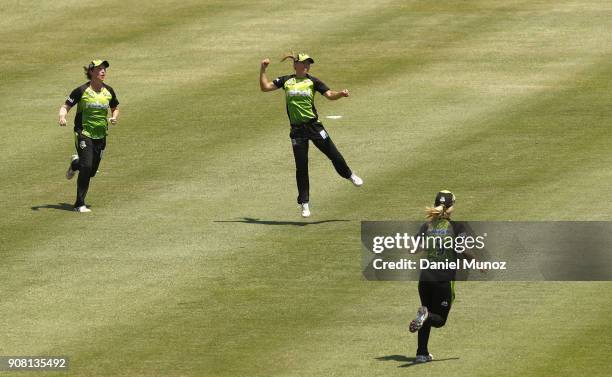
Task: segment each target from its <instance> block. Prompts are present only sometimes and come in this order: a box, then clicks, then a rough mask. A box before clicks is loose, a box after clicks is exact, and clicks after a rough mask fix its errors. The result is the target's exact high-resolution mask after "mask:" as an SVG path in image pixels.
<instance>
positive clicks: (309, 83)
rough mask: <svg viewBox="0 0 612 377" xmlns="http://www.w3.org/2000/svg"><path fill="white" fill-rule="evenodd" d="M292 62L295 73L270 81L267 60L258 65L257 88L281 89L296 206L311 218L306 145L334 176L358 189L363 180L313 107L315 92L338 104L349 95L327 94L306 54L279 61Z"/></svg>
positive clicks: (345, 91) (346, 92) (268, 61)
mask: <svg viewBox="0 0 612 377" xmlns="http://www.w3.org/2000/svg"><path fill="white" fill-rule="evenodd" d="M286 59H291V60H292V61H293V69H294V70H295V73H294V74H292V75H287V76H281V77H278V78H276V79H275V80H273V81H269V80H268V77H267V76H266V68H267V67H268V65H269V64H270V59H267V58H266V59H264V60H262V61H261V70H260V73H259V86H260V88H261V91H263V92H270V91H273V90H276V89H280V88H283V90H284V91H285V99H286V103H287V115H288V116H289V124H290V125H291V131H290V133H289V137H290V138H291V144H292V145H293V156H294V158H295V168H296V171H295V177H296V181H297V187H298V197H297V202H298V204H299V205H300V207H301V211H302V216H303V217H308V216H310V208H309V205H308V202H309V200H310V195H309V180H308V144H309V141H312V143H313V144H314V145H315V146H316V147H317V148H318V149H319V150H320V151H321V152H323V153H324V154H325V155H326V156H327V157H328V158H329V159H330V160H331V162H332V164H333V165H334V168H335V169H336V172H338V174H339V175H340V176H341V177H343V178H346V179H349V180H350V181H351V182H353V184H354V185H355V186H361V185H362V184H363V180H362V179H361V178H359V177H358V176H357V175H355V174H354V173H353V172H352V171H351V169H350V168H349V167H348V165H347V164H346V161H344V158H343V157H342V155H341V154H340V152H339V151H338V149H337V148H336V146H335V145H334V143H333V142H332V140H331V138H330V137H329V134H328V133H327V130H326V129H325V127H323V124H322V123H321V122H320V121H319V119H318V115H317V109H316V108H315V106H314V95H315V92H319V93H320V94H322V95H323V96H324V97H325V98H327V99H329V100H337V99H340V98H342V97H348V96H349V92H348V90H347V89H344V90H342V91H340V92H336V91H333V90H330V89H329V88H328V87H327V85H325V84H324V83H323V82H322V81H321V80H319V79H317V78H316V77H314V76H311V75H310V74H309V71H310V65H311V64H314V60H313V59H312V58H311V57H310V56H308V55H306V54H298V55H297V56H294V55H293V54H290V55H287V56H285V57H284V58H283V59H282V60H281V62H282V61H285V60H286Z"/></svg>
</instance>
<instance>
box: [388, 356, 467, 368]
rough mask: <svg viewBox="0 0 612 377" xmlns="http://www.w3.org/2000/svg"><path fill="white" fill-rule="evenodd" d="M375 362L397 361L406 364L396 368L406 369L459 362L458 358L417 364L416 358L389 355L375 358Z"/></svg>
mask: <svg viewBox="0 0 612 377" xmlns="http://www.w3.org/2000/svg"><path fill="white" fill-rule="evenodd" d="M376 360H378V361H399V362H400V363H406V364H402V365H398V368H408V367H411V366H414V365H420V364H428V363H434V362H438V361H447V360H459V358H458V357H449V358H447V359H433V360H432V361H429V362H427V363H417V362H416V357H407V356H404V355H389V356H381V357H377V358H376Z"/></svg>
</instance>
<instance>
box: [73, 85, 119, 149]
mask: <svg viewBox="0 0 612 377" xmlns="http://www.w3.org/2000/svg"><path fill="white" fill-rule="evenodd" d="M112 97H113V96H112V94H111V92H110V91H109V90H108V89H106V88H104V87H103V88H102V90H101V91H100V92H96V91H94V90H93V89H91V87H90V88H87V89H86V90H85V91H84V92H83V95H82V97H81V99H80V101H79V103H78V106H77V111H78V112H80V113H81V116H82V118H81V119H82V120H81V122H82V125H83V131H82V133H83V135H85V136H87V137H90V138H92V139H102V138H104V137H105V136H106V133H107V130H108V120H107V117H108V109H109V107H110V101H111V99H112Z"/></svg>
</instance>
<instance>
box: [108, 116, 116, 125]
mask: <svg viewBox="0 0 612 377" xmlns="http://www.w3.org/2000/svg"><path fill="white" fill-rule="evenodd" d="M108 121H109V122H110V124H112V125H113V126H114V125H115V124H117V118H115V117H113V118H108Z"/></svg>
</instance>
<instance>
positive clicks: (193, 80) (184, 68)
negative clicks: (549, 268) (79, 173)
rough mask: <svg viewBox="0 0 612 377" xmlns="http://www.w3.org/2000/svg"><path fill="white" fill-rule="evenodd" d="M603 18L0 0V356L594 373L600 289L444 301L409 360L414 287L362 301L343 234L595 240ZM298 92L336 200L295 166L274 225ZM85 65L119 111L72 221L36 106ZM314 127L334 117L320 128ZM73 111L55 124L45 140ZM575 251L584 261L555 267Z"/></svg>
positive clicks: (228, 367) (57, 95)
mask: <svg viewBox="0 0 612 377" xmlns="http://www.w3.org/2000/svg"><path fill="white" fill-rule="evenodd" d="M611 16H612V3H610V2H609V1H598V0H584V1H577V0H574V1H571V0H568V1H553V0H538V1H512V0H511V1H503V2H502V1H376V2H367V1H358V2H350V3H349V2H343V1H335V0H332V1H329V0H328V1H318V0H317V1H309V2H302V3H287V2H282V1H272V0H268V1H260V2H248V1H218V0H214V1H195V0H183V1H160V0H153V1H148V2H138V1H133V0H122V1H118V0H109V1H105V2H94V3H87V2H82V1H76V0H61V1H54V2H51V1H48V2H46V1H45V2H42V1H32V0H21V1H18V0H5V1H2V2H0V44H1V46H2V54H0V98H2V100H1V101H0V112H1V114H2V117H1V119H0V126H1V127H0V150H1V151H2V164H0V174H1V176H2V182H3V183H2V185H0V198H1V200H2V203H3V204H2V212H1V214H2V216H1V217H0V232H1V233H0V237H1V241H2V242H1V245H0V258H1V260H2V262H1V263H2V269H0V292H1V294H2V298H1V300H0V334H1V341H0V355H67V356H69V357H70V358H71V360H70V361H71V367H70V371H69V372H63V373H62V372H54V373H47V372H30V373H21V372H0V374H1V375H4V374H6V375H11V376H17V375H31V376H41V375H57V376H67V375H70V376H131V377H136V376H245V377H247V376H317V377H318V376H444V377H448V376H572V377H575V376H610V375H612V365H611V364H610V361H609V356H610V354H612V345H611V343H610V336H612V322H610V318H611V317H612V307H611V306H610V302H611V300H612V284H611V283H608V282H599V283H595V282H593V283H586V282H546V283H533V282H532V283H527V282H524V283H521V282H515V283H501V282H500V283H494V282H487V283H485V282H482V283H478V282H460V283H458V284H457V300H456V302H455V305H454V307H453V309H452V311H451V314H450V317H449V320H448V323H447V326H446V327H445V328H443V329H440V330H434V331H432V338H431V341H430V350H431V351H432V353H433V354H434V355H435V356H436V358H437V359H440V360H442V361H439V362H433V363H428V364H426V365H415V366H410V367H406V366H408V365H410V362H409V360H410V358H412V357H414V353H415V350H416V338H415V337H414V336H413V334H409V333H408V331H407V325H408V322H409V321H410V319H411V318H412V317H413V316H414V312H415V311H416V308H417V306H418V305H419V299H418V294H417V290H416V283H396V282H368V281H365V280H363V279H362V277H361V271H360V263H361V260H360V240H359V237H360V235H359V229H360V221H362V220H418V219H421V218H422V216H423V208H424V207H425V205H429V204H430V202H431V201H432V199H433V196H434V195H435V193H436V192H437V191H438V190H440V189H443V188H447V189H451V190H453V192H455V194H456V195H457V198H458V202H457V212H456V215H455V218H456V219H458V220H481V221H482V220H611V219H612V214H611V213H612V200H611V199H612V197H611V194H610V186H611V185H612V170H611V169H610V166H611V164H612V155H611V154H610V145H611V141H612V129H611V127H610V118H611V115H612V114H611V111H610V109H611V108H612V107H611V106H610V103H611V102H612V85H611V84H612V79H611V77H612V63H611V62H612V59H611V58H612V33H610V31H611V30H612V17H611ZM291 49H294V50H296V51H298V50H299V51H306V52H308V53H309V54H310V55H312V56H313V57H314V58H315V60H316V61H317V63H316V64H315V65H313V67H312V71H311V72H312V74H313V75H315V76H317V77H319V78H321V79H322V80H323V81H325V82H326V83H327V84H328V85H329V86H330V87H332V88H333V89H337V90H340V89H343V88H348V89H349V90H350V91H351V97H350V98H348V99H343V100H341V101H336V102H331V101H326V100H325V99H324V98H322V97H318V98H317V108H318V110H319V114H320V116H321V117H322V119H323V120H324V123H325V125H326V127H327V129H328V130H329V132H330V134H331V136H332V138H333V139H334V141H335V143H336V144H337V145H338V147H339V149H340V150H341V151H342V153H343V154H344V156H345V158H346V159H347V161H348V162H349V164H350V165H351V167H352V168H353V169H354V170H355V171H356V172H357V173H359V174H360V175H361V176H362V177H363V178H364V180H365V185H364V186H363V187H362V188H360V189H356V188H355V187H353V186H352V185H351V184H350V183H349V182H346V181H343V180H341V179H339V178H338V177H337V176H336V174H335V172H334V170H333V168H332V166H331V164H329V162H328V161H327V160H326V159H325V157H324V156H323V155H322V154H321V153H319V152H318V151H317V150H316V149H315V148H314V147H311V154H310V175H311V203H312V211H313V216H312V217H311V218H310V219H308V220H303V219H302V218H301V217H299V211H298V208H297V205H296V204H295V196H296V195H297V193H296V189H295V182H294V164H293V157H292V155H291V144H290V141H289V139H288V132H289V128H288V124H287V119H286V114H285V107H284V106H285V105H284V100H283V96H282V93H281V92H280V91H277V92H273V93H261V92H260V91H259V86H258V73H259V62H260V60H261V59H262V58H264V57H270V58H272V60H273V63H272V64H271V66H270V68H269V70H268V72H269V77H271V78H273V77H276V76H278V75H281V74H287V73H290V72H291V66H290V65H289V63H279V62H278V60H279V58H280V57H281V55H282V54H283V53H284V52H287V51H289V50H291ZM94 57H96V58H97V57H99V58H103V59H108V60H109V62H110V64H111V67H110V69H109V72H108V76H107V80H106V81H107V83H108V84H110V85H112V86H113V88H115V90H116V91H117V94H118V96H119V100H120V101H121V105H120V108H121V118H120V123H119V124H118V125H117V126H116V127H112V129H111V131H110V135H109V139H108V148H107V151H106V155H105V160H104V161H103V162H102V165H101V167H100V171H99V174H98V176H97V177H96V178H94V180H93V181H92V185H91V187H90V193H89V195H88V204H90V205H91V208H92V209H93V213H91V214H88V215H85V214H75V213H73V212H70V211H66V210H64V209H63V208H65V207H66V205H65V204H62V203H68V204H72V203H73V201H74V195H75V182H74V181H70V182H68V181H66V180H65V179H64V177H63V175H64V172H65V169H66V167H67V164H68V160H69V157H70V155H71V154H72V153H73V148H74V147H73V141H72V133H71V130H70V127H68V128H60V127H58V126H57V110H58V108H59V106H60V105H61V104H62V103H63V101H64V100H65V98H66V96H67V95H68V94H69V93H70V91H71V90H72V89H73V88H75V87H77V86H78V85H80V84H82V83H83V82H84V78H83V74H82V68H81V67H82V66H83V65H85V64H86V63H87V62H88V61H90V60H91V59H92V58H94ZM328 115H342V116H343V117H342V118H341V119H338V120H327V119H326V118H324V117H325V116H328ZM73 116H74V110H72V111H71V113H70V114H69V119H70V123H72V118H73ZM580 257H583V256H580Z"/></svg>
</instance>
